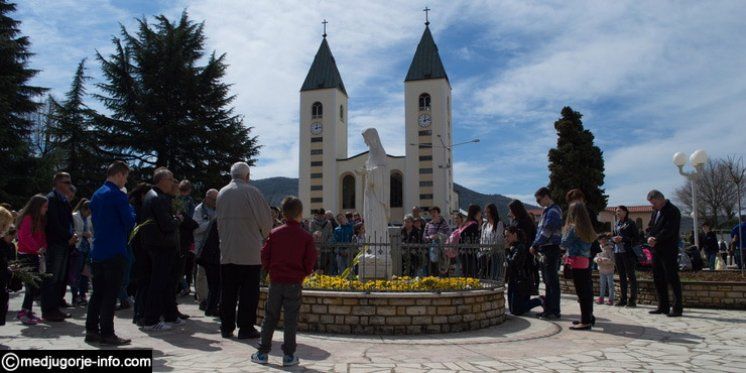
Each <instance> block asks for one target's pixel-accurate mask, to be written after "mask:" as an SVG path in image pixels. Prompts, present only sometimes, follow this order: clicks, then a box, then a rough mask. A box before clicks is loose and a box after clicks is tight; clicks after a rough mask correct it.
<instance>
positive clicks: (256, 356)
mask: <svg viewBox="0 0 746 373" xmlns="http://www.w3.org/2000/svg"><path fill="white" fill-rule="evenodd" d="M251 362H252V363H257V364H267V363H268V362H269V357H268V356H267V354H265V353H264V352H259V351H257V352H255V353H253V354H252V355H251ZM282 362H283V366H284V363H285V359H282Z"/></svg>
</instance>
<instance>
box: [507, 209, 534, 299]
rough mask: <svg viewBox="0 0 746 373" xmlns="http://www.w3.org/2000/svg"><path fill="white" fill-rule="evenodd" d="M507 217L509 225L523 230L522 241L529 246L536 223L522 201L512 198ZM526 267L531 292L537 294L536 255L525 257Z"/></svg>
mask: <svg viewBox="0 0 746 373" xmlns="http://www.w3.org/2000/svg"><path fill="white" fill-rule="evenodd" d="M508 217H509V218H510V226H513V227H518V229H520V230H521V232H523V237H524V241H523V243H524V244H525V245H526V247H530V246H531V244H532V243H533V242H534V237H536V223H534V219H532V218H531V215H529V214H528V211H526V206H525V205H524V204H523V202H521V201H519V200H517V199H514V200H512V201H510V203H509V204H508ZM525 262H526V267H527V270H528V271H529V272H528V273H529V275H530V276H531V294H532V295H539V282H541V279H540V278H539V268H540V267H539V263H538V261H537V260H536V257H535V256H533V255H531V256H530V257H529V258H528V259H526V261H525Z"/></svg>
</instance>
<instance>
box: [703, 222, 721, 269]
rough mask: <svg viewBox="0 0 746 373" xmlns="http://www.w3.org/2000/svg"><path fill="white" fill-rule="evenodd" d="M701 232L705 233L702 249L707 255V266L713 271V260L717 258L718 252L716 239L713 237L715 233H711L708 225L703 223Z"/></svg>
mask: <svg viewBox="0 0 746 373" xmlns="http://www.w3.org/2000/svg"><path fill="white" fill-rule="evenodd" d="M702 230H703V231H704V232H705V239H704V243H703V245H702V247H704V249H705V254H706V255H707V266H708V267H709V268H710V271H714V270H715V259H716V258H717V256H718V251H720V245H719V244H718V237H717V235H715V232H713V231H712V228H710V223H707V222H705V223H703V224H702Z"/></svg>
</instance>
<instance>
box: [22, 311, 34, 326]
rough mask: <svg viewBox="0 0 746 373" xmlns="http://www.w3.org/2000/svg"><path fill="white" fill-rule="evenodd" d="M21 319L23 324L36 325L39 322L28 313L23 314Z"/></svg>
mask: <svg viewBox="0 0 746 373" xmlns="http://www.w3.org/2000/svg"><path fill="white" fill-rule="evenodd" d="M20 320H21V323H22V324H23V325H36V324H37V321H36V320H34V319H32V318H31V317H30V316H29V315H28V313H26V314H24V315H23V316H21V317H20Z"/></svg>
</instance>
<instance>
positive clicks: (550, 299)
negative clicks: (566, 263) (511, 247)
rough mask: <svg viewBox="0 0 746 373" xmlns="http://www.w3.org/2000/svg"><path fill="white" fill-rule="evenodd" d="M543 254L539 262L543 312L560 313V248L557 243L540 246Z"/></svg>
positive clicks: (549, 313)
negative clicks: (544, 304) (544, 299)
mask: <svg viewBox="0 0 746 373" xmlns="http://www.w3.org/2000/svg"><path fill="white" fill-rule="evenodd" d="M540 251H541V252H542V253H543V254H544V261H543V262H542V263H541V277H542V278H543V279H544V286H545V290H544V296H545V297H546V307H545V309H544V312H545V313H546V314H548V315H557V316H559V315H560V283H559V267H560V257H561V255H560V248H559V245H547V246H543V247H541V248H540Z"/></svg>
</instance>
